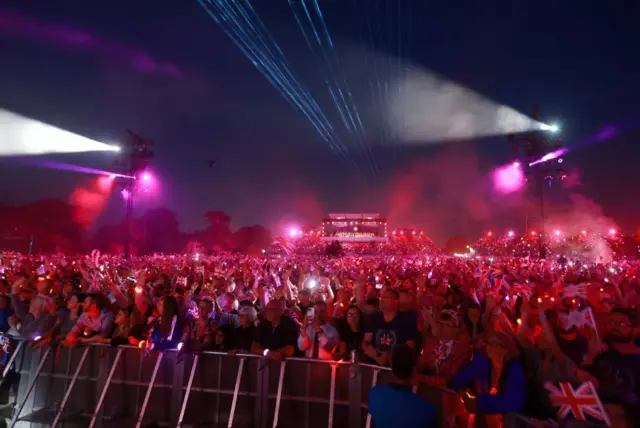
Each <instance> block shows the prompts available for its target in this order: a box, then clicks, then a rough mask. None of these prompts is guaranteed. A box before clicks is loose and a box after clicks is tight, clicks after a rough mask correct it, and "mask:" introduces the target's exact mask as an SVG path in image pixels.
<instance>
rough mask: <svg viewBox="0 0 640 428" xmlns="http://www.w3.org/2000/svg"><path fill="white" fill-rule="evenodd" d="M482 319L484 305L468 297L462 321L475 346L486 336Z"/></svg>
mask: <svg viewBox="0 0 640 428" xmlns="http://www.w3.org/2000/svg"><path fill="white" fill-rule="evenodd" d="M481 321H482V307H481V306H480V305H479V304H478V303H476V302H475V301H473V299H467V301H466V302H465V304H464V309H463V315H462V323H463V326H464V328H465V330H466V331H467V335H468V336H469V340H470V341H471V343H472V344H473V345H474V347H475V346H477V345H478V343H479V342H480V341H481V339H482V338H483V336H484V326H483V325H482V322H481Z"/></svg>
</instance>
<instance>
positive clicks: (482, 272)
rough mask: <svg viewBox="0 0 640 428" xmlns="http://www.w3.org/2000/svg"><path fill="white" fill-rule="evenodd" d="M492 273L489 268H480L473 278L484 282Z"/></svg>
mask: <svg viewBox="0 0 640 428" xmlns="http://www.w3.org/2000/svg"><path fill="white" fill-rule="evenodd" d="M490 272H491V269H490V268H488V267H487V266H480V267H479V268H478V269H476V271H475V273H474V274H473V278H474V279H477V280H480V282H482V281H483V280H484V279H485V278H487V277H488V276H489V273H490Z"/></svg>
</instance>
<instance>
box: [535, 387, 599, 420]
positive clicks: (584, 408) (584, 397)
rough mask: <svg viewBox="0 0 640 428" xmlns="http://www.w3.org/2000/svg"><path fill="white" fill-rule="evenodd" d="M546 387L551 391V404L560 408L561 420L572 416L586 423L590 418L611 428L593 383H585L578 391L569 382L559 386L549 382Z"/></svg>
mask: <svg viewBox="0 0 640 428" xmlns="http://www.w3.org/2000/svg"><path fill="white" fill-rule="evenodd" d="M544 387H545V389H546V390H547V391H549V397H550V398H551V404H552V405H553V406H554V407H557V408H558V417H559V419H565V418H566V417H567V416H569V415H572V416H573V417H574V418H575V419H576V420H578V421H581V422H586V421H587V420H588V418H589V419H595V420H596V421H600V422H604V423H605V424H607V426H611V422H610V421H609V417H608V416H607V413H606V411H605V409H604V406H603V405H602V402H601V401H600V397H598V393H597V392H596V389H595V388H594V386H593V384H592V383H591V382H585V383H583V384H582V385H580V386H579V387H578V388H576V389H573V386H571V384H570V383H568V382H560V385H559V386H555V385H553V384H552V383H551V382H547V383H545V385H544Z"/></svg>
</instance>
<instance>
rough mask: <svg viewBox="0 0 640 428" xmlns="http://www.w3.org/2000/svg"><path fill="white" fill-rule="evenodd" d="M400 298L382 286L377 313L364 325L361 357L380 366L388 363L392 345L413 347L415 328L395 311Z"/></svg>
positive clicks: (414, 324)
mask: <svg viewBox="0 0 640 428" xmlns="http://www.w3.org/2000/svg"><path fill="white" fill-rule="evenodd" d="M399 298H400V295H399V293H398V291H397V290H395V289H393V288H391V287H386V288H385V289H383V290H382V295H381V297H380V310H379V311H377V312H374V313H372V314H371V316H370V317H369V320H368V322H367V323H366V325H365V335H364V342H363V346H362V347H363V349H364V352H365V355H366V356H367V357H369V358H370V359H371V360H373V361H374V362H376V363H377V364H380V365H387V364H388V363H389V358H390V351H391V349H392V348H393V347H394V346H396V345H405V344H406V345H408V346H409V347H410V348H412V349H415V348H416V340H417V339H418V335H419V333H418V326H417V322H416V320H415V318H414V317H412V316H409V315H407V314H408V312H399V311H398V305H399Z"/></svg>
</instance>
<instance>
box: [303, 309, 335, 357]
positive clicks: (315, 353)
mask: <svg viewBox="0 0 640 428" xmlns="http://www.w3.org/2000/svg"><path fill="white" fill-rule="evenodd" d="M339 339H340V335H339V334H338V330H337V329H336V328H335V327H334V326H333V325H332V324H331V323H330V322H329V316H328V313H327V304H326V303H325V302H316V303H315V304H314V305H313V311H312V310H311V309H309V310H308V311H307V315H306V316H305V319H304V321H303V323H302V327H301V328H300V336H299V337H298V349H299V350H300V351H302V352H304V355H305V357H307V358H314V359H321V360H330V359H332V358H333V355H332V354H333V351H334V350H335V349H336V347H337V346H338V341H339Z"/></svg>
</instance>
